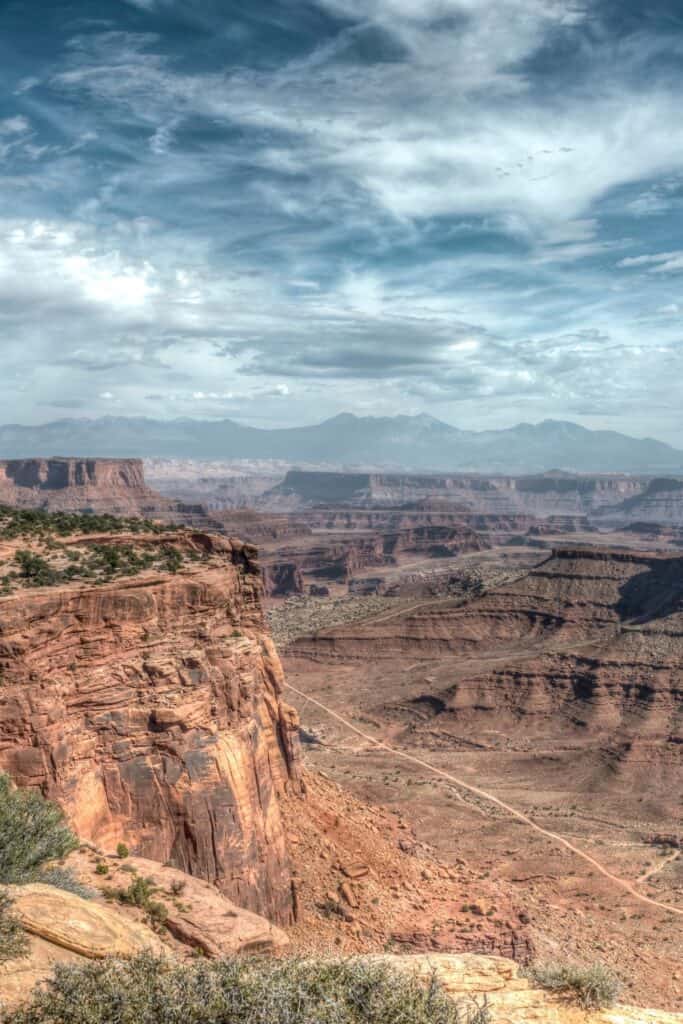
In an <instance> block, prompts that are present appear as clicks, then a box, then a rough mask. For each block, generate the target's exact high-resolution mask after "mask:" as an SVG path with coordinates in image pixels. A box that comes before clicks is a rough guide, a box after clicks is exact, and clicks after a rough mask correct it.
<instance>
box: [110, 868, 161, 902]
mask: <svg viewBox="0 0 683 1024" xmlns="http://www.w3.org/2000/svg"><path fill="white" fill-rule="evenodd" d="M153 893H154V886H153V885H152V883H151V882H148V881H147V879H146V878H143V877H142V876H141V875H140V876H138V877H137V878H136V879H134V880H133V881H132V882H131V883H130V885H129V886H128V888H127V889H119V890H118V891H117V894H116V895H117V897H118V899H119V900H120V902H121V903H129V904H130V905H131V906H133V907H146V906H147V904H148V903H149V901H150V900H151V898H152V894H153Z"/></svg>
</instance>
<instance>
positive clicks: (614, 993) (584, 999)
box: [528, 963, 621, 1010]
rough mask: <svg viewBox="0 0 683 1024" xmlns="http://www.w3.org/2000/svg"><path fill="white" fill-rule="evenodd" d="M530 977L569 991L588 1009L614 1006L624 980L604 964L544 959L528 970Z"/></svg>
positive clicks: (545, 984)
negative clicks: (544, 960) (548, 961)
mask: <svg viewBox="0 0 683 1024" xmlns="http://www.w3.org/2000/svg"><path fill="white" fill-rule="evenodd" d="M528 973H529V977H530V978H531V980H532V981H533V982H534V983H535V984H536V985H539V986H540V987H541V988H545V989H548V990H550V991H552V992H566V993H569V994H571V995H572V996H574V997H575V998H576V999H577V1000H578V1002H579V1003H580V1004H581V1005H582V1006H583V1007H585V1008H586V1009H588V1010H593V1009H595V1010H601V1009H605V1008H607V1007H609V1006H613V1005H614V1003H615V1002H616V1000H617V998H618V996H619V992H620V991H621V981H620V980H619V978H618V977H617V975H616V974H615V973H614V971H612V970H611V969H610V968H609V967H606V966H605V965H604V964H599V963H595V964H588V965H585V966H583V965H581V964H572V963H545V964H536V965H535V966H533V967H531V968H530V970H529V972H528Z"/></svg>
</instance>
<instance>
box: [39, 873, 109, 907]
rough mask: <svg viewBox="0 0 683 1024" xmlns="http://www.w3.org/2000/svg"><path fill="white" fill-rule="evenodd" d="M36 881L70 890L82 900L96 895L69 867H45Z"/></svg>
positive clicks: (66, 890)
mask: <svg viewBox="0 0 683 1024" xmlns="http://www.w3.org/2000/svg"><path fill="white" fill-rule="evenodd" d="M37 881H39V882H43V883H44V884H45V885H54V887H55V889H63V890H64V891H65V892H71V893H73V894H74V896H80V897H81V899H82V900H91V899H93V897H94V896H96V895H97V893H96V892H95V890H94V889H91V888H90V886H88V885H84V884H83V882H81V881H79V879H78V878H76V876H75V874H74V873H73V871H72V870H71V868H60V867H54V868H46V869H45V870H44V871H41V873H40V875H39V876H38V878H37Z"/></svg>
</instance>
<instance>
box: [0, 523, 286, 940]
mask: <svg viewBox="0 0 683 1024" xmlns="http://www.w3.org/2000/svg"><path fill="white" fill-rule="evenodd" d="M176 538H177V535H176ZM125 540H126V538H118V539H117V542H118V543H123V542H125ZM136 542H137V543H139V542H140V537H139V536H138V537H136ZM148 542H149V543H150V544H151V543H162V542H163V538H161V540H160V539H159V538H158V537H150V538H148ZM174 543H178V540H177V539H176V540H174ZM184 543H186V544H188V545H189V546H191V547H192V546H194V547H195V548H196V549H197V551H199V550H202V551H203V553H204V556H205V560H204V561H202V562H197V563H192V564H191V565H190V566H189V567H187V566H186V567H184V568H183V570H182V572H180V573H178V574H176V575H173V574H165V573H159V572H155V571H148V572H144V573H142V574H141V575H139V576H136V577H134V578H131V579H129V580H119V581H116V582H112V583H107V584H104V585H101V586H97V587H95V586H83V585H82V584H80V585H79V584H71V585H68V586H60V587H56V588H42V589H37V590H31V591H27V590H23V591H20V592H18V593H15V594H12V595H11V596H8V597H4V598H0V669H1V671H2V680H3V685H2V688H1V689H0V769H5V770H7V771H9V772H10V774H11V775H12V777H13V778H14V779H15V780H16V781H17V783H19V784H20V785H27V786H36V787H40V788H41V789H42V790H43V792H44V793H45V794H46V795H48V796H49V797H50V798H51V799H54V800H57V801H58V802H59V803H60V804H61V805H62V806H63V807H64V809H65V810H66V812H67V814H68V816H69V819H70V821H71V822H72V824H73V827H74V829H75V830H76V831H77V833H78V834H79V835H80V836H81V837H83V838H87V839H91V840H93V841H95V842H97V843H99V844H101V845H103V846H105V847H107V848H113V847H114V846H115V845H116V843H117V842H118V841H120V840H125V841H126V842H127V843H128V845H129V846H130V847H131V848H132V849H134V850H135V851H136V852H137V853H139V854H140V855H142V856H145V857H149V858H152V859H154V860H158V861H161V862H166V861H169V862H170V863H171V864H173V865H175V866H177V867H179V868H182V869H183V870H185V871H188V872H190V873H191V874H193V875H196V876H199V877H202V878H205V879H208V880H210V881H212V882H215V883H216V884H217V885H218V886H219V888H220V889H221V890H222V891H223V892H224V893H226V894H227V895H228V896H230V897H231V898H232V899H234V900H235V902H237V903H239V904H240V905H242V906H244V907H247V908H249V909H251V910H255V911H257V912H259V913H262V914H265V915H267V916H269V917H270V918H271V919H273V920H276V921H278V922H281V923H284V922H286V921H287V920H288V919H289V917H290V914H291V881H290V873H289V864H288V858H287V852H286V848H285V837H284V832H283V827H282V821H281V816H280V809H279V803H278V796H279V794H281V793H282V792H283V791H284V790H285V788H287V787H288V786H290V785H291V784H292V783H293V782H294V780H295V778H296V774H297V754H296V745H295V744H296V739H295V736H296V723H295V716H294V713H293V712H292V711H291V710H290V709H289V708H287V706H286V705H284V704H283V703H282V701H281V699H280V692H281V682H282V670H281V666H280V661H279V658H278V656H277V653H276V651H275V649H274V647H273V643H272V640H271V639H270V636H269V635H268V633H267V631H266V629H265V627H264V624H263V618H262V609H261V587H262V585H261V582H260V574H259V569H258V566H257V564H256V563H255V562H254V561H253V556H254V555H255V551H254V550H253V549H250V548H244V547H243V545H241V544H240V543H239V542H231V543H230V542H227V541H225V540H223V539H219V538H209V537H207V536H202V535H192V536H190V535H186V536H185V540H184ZM207 552H208V557H206V553H207Z"/></svg>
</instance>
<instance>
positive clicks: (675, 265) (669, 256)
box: [617, 250, 683, 274]
mask: <svg viewBox="0 0 683 1024" xmlns="http://www.w3.org/2000/svg"><path fill="white" fill-rule="evenodd" d="M617 266H618V267H649V268H650V271H649V272H650V273H651V274H668V273H670V272H678V271H680V270H683V250H676V251H674V252H659V253H654V254H651V255H645V256H628V257H626V259H623V260H620V261H619V263H618V264H617Z"/></svg>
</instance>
